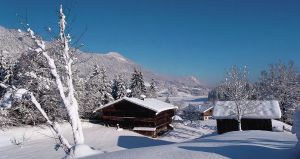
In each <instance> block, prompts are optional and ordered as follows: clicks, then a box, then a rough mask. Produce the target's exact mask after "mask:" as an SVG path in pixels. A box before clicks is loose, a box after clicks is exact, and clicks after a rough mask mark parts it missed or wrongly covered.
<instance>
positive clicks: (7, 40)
mask: <svg viewBox="0 0 300 159" xmlns="http://www.w3.org/2000/svg"><path fill="white" fill-rule="evenodd" d="M0 40H1V43H0V51H1V52H2V54H4V56H7V57H8V58H10V59H11V61H12V62H14V61H15V60H17V59H18V58H19V57H20V55H21V54H22V52H24V51H26V50H28V49H29V48H30V46H31V45H32V40H31V39H30V38H28V37H27V36H26V33H25V32H23V31H20V30H14V29H6V28H4V27H1V26H0ZM75 58H76V59H77V60H76V61H77V62H76V63H75V68H76V69H77V70H78V73H79V76H81V77H86V76H87V75H88V74H89V73H90V71H91V70H92V68H93V66H94V65H95V64H97V65H99V66H104V67H105V68H106V69H107V72H108V76H109V78H110V79H111V80H112V79H113V78H114V77H115V76H116V75H117V74H119V73H122V74H124V76H125V78H126V79H128V80H129V79H130V77H131V73H132V72H133V69H134V68H139V69H141V70H142V72H143V75H144V78H145V81H146V84H149V82H150V80H151V79H154V80H155V81H156V82H157V86H158V90H159V92H160V95H162V96H166V95H168V94H171V95H173V96H176V95H184V96H189V95H207V93H208V88H207V87H205V86H204V85H202V83H201V81H200V80H199V79H198V78H196V77H193V76H190V77H176V76H170V75H161V74H158V73H155V72H152V71H150V70H147V69H144V68H143V67H142V66H141V65H139V64H137V63H135V62H133V61H131V60H130V59H128V58H126V57H124V56H123V55H121V54H120V53H117V52H109V53H106V54H102V53H87V52H83V51H78V52H77V53H76V54H75Z"/></svg>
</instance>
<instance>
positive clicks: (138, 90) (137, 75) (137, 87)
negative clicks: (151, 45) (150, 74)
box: [130, 68, 146, 98]
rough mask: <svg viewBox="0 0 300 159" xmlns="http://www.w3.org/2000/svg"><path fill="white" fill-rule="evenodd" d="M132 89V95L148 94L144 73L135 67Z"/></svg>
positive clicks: (139, 96)
mask: <svg viewBox="0 0 300 159" xmlns="http://www.w3.org/2000/svg"><path fill="white" fill-rule="evenodd" d="M130 90H131V94H132V97H135V98H141V95H145V94H146V86H145V83H144V78H143V74H142V72H141V71H139V70H138V69H136V68H135V69H134V72H133V74H132V77H131V83H130Z"/></svg>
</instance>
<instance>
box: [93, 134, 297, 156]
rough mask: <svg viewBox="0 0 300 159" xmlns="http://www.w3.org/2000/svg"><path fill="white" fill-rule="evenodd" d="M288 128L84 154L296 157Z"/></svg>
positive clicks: (293, 142) (294, 141)
mask: <svg viewBox="0 0 300 159" xmlns="http://www.w3.org/2000/svg"><path fill="white" fill-rule="evenodd" d="M296 140H297V139H296V137H295V135H292V134H291V133H288V132H268V131H242V132H239V131H235V132H229V133H225V134H222V135H212V136H208V137H204V138H199V139H195V140H192V141H189V142H183V143H176V144H170V145H163V146H154V147H147V148H137V149H131V150H125V151H118V152H113V153H106V154H101V155H97V156H93V157H88V158H91V159H92V158H101V159H153V158H161V159H183V158H188V159H199V158H203V159H204V158H205V159H228V158H232V159H254V158H255V159H296V156H295V154H296V152H295V150H294V149H293V148H294V146H295V144H296Z"/></svg>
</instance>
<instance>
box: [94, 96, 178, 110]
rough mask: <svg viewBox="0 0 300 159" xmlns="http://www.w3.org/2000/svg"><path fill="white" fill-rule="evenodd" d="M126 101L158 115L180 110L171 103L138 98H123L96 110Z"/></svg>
mask: <svg viewBox="0 0 300 159" xmlns="http://www.w3.org/2000/svg"><path fill="white" fill-rule="evenodd" d="M124 100H125V101H128V102H131V103H133V104H136V105H139V106H142V107H144V108H147V109H150V110H153V111H155V112H156V114H158V113H160V112H162V111H165V110H171V109H177V108H178V107H176V106H174V105H172V104H170V103H166V102H163V101H160V100H157V99H154V98H145V99H143V100H141V99H138V98H129V97H123V98H121V99H118V100H115V101H113V102H110V103H108V104H106V105H104V106H101V107H100V108H98V109H96V110H95V111H97V110H100V109H103V108H106V107H109V106H111V105H113V104H115V103H118V102H120V101H124Z"/></svg>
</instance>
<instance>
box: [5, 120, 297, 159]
mask: <svg viewBox="0 0 300 159" xmlns="http://www.w3.org/2000/svg"><path fill="white" fill-rule="evenodd" d="M273 125H274V127H276V128H274V130H276V131H281V130H282V129H281V128H282V127H283V125H284V127H285V129H290V128H291V126H289V125H287V124H283V123H281V122H279V121H273ZM173 126H174V130H173V131H170V132H168V133H166V134H164V135H163V136H160V137H158V138H156V139H153V138H149V137H146V136H142V135H140V134H137V133H135V132H131V131H128V130H122V131H118V130H117V129H116V128H114V127H105V126H102V125H100V124H92V123H88V122H83V128H84V129H83V131H84V136H85V140H86V144H88V145H90V146H91V147H93V148H95V149H98V150H101V151H104V152H106V153H105V154H103V156H102V155H101V157H99V158H102V157H103V158H110V157H112V158H121V157H120V156H119V155H120V154H123V153H124V154H125V155H124V156H123V155H122V157H124V158H132V157H133V156H135V153H137V155H136V156H135V157H133V158H147V157H149V158H151V157H153V156H152V155H154V154H155V153H156V154H157V155H160V157H159V158H172V157H177V158H184V157H187V156H189V155H190V156H189V157H188V158H193V157H194V158H195V157H198V158H201V157H203V156H206V155H207V157H205V158H209V157H211V158H222V156H223V158H226V157H228V158H240V157H236V156H234V155H236V154H235V153H233V152H227V151H231V150H232V151H238V150H234V149H236V148H240V150H239V151H240V152H239V153H238V154H239V155H241V154H244V153H246V152H245V151H246V148H249V149H250V150H251V148H253V149H252V150H259V151H262V153H269V152H271V153H273V151H274V153H275V154H277V153H279V152H283V154H284V155H286V153H287V152H289V151H290V150H285V149H284V148H290V147H293V146H294V144H295V143H296V140H297V139H296V137H295V136H294V135H292V134H291V133H290V132H289V131H284V132H263V131H253V132H246V131H245V132H234V133H228V134H224V135H217V134H216V133H215V129H216V121H215V120H207V121H193V122H190V121H189V122H188V121H183V122H181V123H179V122H176V123H173ZM62 130H63V132H64V135H65V136H66V137H67V138H68V139H70V137H71V131H70V126H69V124H62ZM239 133H240V134H239ZM52 136H53V135H52V133H51V131H50V129H49V128H47V127H46V126H41V127H30V126H26V127H19V128H10V129H7V130H4V131H3V130H2V131H0V154H1V155H0V159H7V158H9V159H18V158H20V159H21V158H22V159H23V158H29V159H30V158H31V159H35V158H44V159H53V158H62V157H64V152H63V151H62V150H60V149H59V150H58V151H55V149H54V147H55V140H54V139H53V138H52ZM201 137H204V138H203V139H202V138H201ZM14 140H15V144H14V143H13V142H12V141H14ZM17 142H21V143H20V144H19V145H16V143H17ZM22 142H23V143H22ZM162 145H169V146H162ZM238 145H241V146H238ZM150 146H151V148H145V147H150ZM153 146H154V147H153ZM214 147H216V148H215V149H214ZM136 148H137V149H136ZM126 149H134V150H128V151H120V150H126ZM252 150H251V151H252ZM277 150H278V152H276V151H277ZM115 151H117V152H116V154H115V153H114V152H115ZM119 151H120V152H119ZM142 151H147V153H146V155H145V156H144V157H141V156H143V153H142ZM156 151H157V152H156ZM203 151H204V152H203ZM264 151H266V152H264ZM133 153H134V154H133ZM152 153H154V154H152ZM279 154H280V153H279ZM168 155H169V156H168ZM245 155H250V156H251V154H249V153H246V154H245ZM261 155H263V154H261ZM220 156H221V157H220ZM280 156H281V157H282V156H283V155H279V157H280ZM154 158H157V156H156V155H155V157H154ZM242 158H244V157H242ZM245 158H247V157H245ZM249 158H251V157H249ZM258 158H259V157H258Z"/></svg>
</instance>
